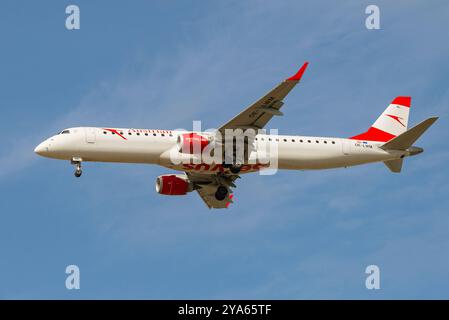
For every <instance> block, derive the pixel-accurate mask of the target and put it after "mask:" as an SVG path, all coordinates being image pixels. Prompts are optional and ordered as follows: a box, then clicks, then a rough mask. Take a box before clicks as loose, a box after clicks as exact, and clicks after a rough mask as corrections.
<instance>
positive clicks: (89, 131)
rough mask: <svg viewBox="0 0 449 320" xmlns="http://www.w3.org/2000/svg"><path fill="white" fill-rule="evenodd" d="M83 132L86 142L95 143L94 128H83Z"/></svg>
mask: <svg viewBox="0 0 449 320" xmlns="http://www.w3.org/2000/svg"><path fill="white" fill-rule="evenodd" d="M84 130H85V133H86V142H87V143H95V139H96V137H95V131H96V129H95V128H85V129H84Z"/></svg>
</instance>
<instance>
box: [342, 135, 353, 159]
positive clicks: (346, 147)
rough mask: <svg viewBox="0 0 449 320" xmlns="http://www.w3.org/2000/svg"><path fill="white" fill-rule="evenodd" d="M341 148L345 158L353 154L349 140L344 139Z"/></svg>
mask: <svg viewBox="0 0 449 320" xmlns="http://www.w3.org/2000/svg"><path fill="white" fill-rule="evenodd" d="M341 148H342V151H343V154H344V155H345V156H347V155H349V154H350V153H351V141H348V139H342V140H341Z"/></svg>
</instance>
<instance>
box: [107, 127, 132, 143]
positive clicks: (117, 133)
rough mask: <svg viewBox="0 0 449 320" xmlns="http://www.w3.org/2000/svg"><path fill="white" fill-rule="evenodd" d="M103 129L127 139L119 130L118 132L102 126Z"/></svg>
mask: <svg viewBox="0 0 449 320" xmlns="http://www.w3.org/2000/svg"><path fill="white" fill-rule="evenodd" d="M103 130H106V131H109V132H112V133H114V134H116V135H118V136H119V137H121V138H122V139H124V140H128V139H126V138H125V137H124V136H123V135H122V134H121V133H120V132H118V131H117V130H116V129H107V128H103Z"/></svg>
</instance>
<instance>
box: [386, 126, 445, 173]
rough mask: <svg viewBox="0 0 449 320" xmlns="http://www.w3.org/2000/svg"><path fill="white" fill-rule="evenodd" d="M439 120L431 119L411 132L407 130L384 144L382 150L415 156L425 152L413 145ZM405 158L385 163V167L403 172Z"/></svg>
mask: <svg viewBox="0 0 449 320" xmlns="http://www.w3.org/2000/svg"><path fill="white" fill-rule="evenodd" d="M437 120H438V117H431V118H428V119H426V120H424V121H423V122H421V123H419V124H417V125H416V126H414V127H413V128H411V129H410V130H407V131H405V132H403V133H401V134H400V135H398V136H397V137H395V138H393V139H391V140H390V141H388V142H386V143H384V144H383V145H382V146H381V148H382V149H384V150H400V151H408V155H410V156H414V155H416V154H419V153H421V152H423V151H424V150H423V149H422V148H419V147H413V146H412V145H413V144H414V143H415V142H416V140H418V139H419V137H421V136H422V135H423V133H424V132H426V130H427V129H429V127H430V126H431V125H432V124H434V123H435V121H437ZM402 161H403V158H400V159H394V160H388V161H384V163H385V165H386V166H387V167H388V169H390V170H391V171H392V172H401V168H402Z"/></svg>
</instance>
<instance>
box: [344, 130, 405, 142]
mask: <svg viewBox="0 0 449 320" xmlns="http://www.w3.org/2000/svg"><path fill="white" fill-rule="evenodd" d="M394 137H396V136H395V135H394V134H391V133H388V132H385V131H382V130H380V129H377V128H374V127H371V128H369V129H368V131H366V132H364V133H361V134H359V135H357V136H354V137H351V138H349V139H354V140H367V141H381V142H387V141H390V140H391V139H393V138H394Z"/></svg>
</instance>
